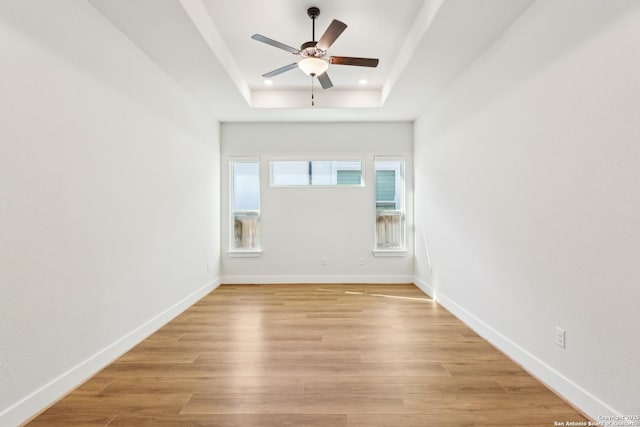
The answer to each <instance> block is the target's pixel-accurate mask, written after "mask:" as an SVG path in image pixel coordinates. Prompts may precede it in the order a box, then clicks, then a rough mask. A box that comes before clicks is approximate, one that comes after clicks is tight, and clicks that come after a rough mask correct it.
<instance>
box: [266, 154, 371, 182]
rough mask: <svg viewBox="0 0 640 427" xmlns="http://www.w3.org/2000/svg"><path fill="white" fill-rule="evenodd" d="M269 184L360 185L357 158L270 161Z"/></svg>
mask: <svg viewBox="0 0 640 427" xmlns="http://www.w3.org/2000/svg"><path fill="white" fill-rule="evenodd" d="M271 185H273V186H307V185H318V186H321V185H329V186H330V185H356V186H357V185H362V162H361V161H359V160H347V161H337V160H312V161H307V160H303V161H273V162H271Z"/></svg>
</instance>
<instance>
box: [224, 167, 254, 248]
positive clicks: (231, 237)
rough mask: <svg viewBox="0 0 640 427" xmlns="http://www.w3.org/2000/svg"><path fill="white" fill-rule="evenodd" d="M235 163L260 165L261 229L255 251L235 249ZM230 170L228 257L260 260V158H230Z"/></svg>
mask: <svg viewBox="0 0 640 427" xmlns="http://www.w3.org/2000/svg"><path fill="white" fill-rule="evenodd" d="M233 163H258V188H259V189H260V192H259V193H258V194H259V196H258V217H259V218H260V228H259V230H258V247H257V248H255V249H237V248H234V247H233V243H232V242H233V236H234V235H235V230H234V225H233V218H234V215H233V214H234V210H233V196H234V186H233V185H234V176H233V168H232V167H231V165H232V164H233ZM228 168H229V220H228V221H227V223H228V227H229V228H228V230H229V231H228V233H229V234H228V239H227V240H228V250H227V256H228V257H230V258H259V257H261V256H262V252H263V251H262V227H261V226H262V179H261V174H262V172H261V170H262V164H261V162H260V157H244V156H242V157H229V161H228Z"/></svg>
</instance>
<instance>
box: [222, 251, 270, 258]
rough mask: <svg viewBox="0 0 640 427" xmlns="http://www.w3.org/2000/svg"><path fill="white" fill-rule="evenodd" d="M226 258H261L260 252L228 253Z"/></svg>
mask: <svg viewBox="0 0 640 427" xmlns="http://www.w3.org/2000/svg"><path fill="white" fill-rule="evenodd" d="M227 256H228V257H229V258H260V257H261V256H262V251H261V250H255V251H228V252H227Z"/></svg>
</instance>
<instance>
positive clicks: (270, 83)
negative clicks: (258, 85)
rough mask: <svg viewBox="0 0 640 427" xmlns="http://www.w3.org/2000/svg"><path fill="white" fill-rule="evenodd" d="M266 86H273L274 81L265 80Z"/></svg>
mask: <svg viewBox="0 0 640 427" xmlns="http://www.w3.org/2000/svg"><path fill="white" fill-rule="evenodd" d="M264 84H266V85H267V86H271V85H272V84H273V80H268V79H267V80H265V81H264Z"/></svg>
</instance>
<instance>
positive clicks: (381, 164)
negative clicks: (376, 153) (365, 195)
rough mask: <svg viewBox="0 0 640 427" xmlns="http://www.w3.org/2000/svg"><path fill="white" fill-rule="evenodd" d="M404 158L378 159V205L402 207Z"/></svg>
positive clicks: (390, 207) (386, 207)
mask: <svg viewBox="0 0 640 427" xmlns="http://www.w3.org/2000/svg"><path fill="white" fill-rule="evenodd" d="M403 166H404V162H403V161H402V160H392V161H376V162H375V168H376V207H378V208H380V209H396V210H400V209H402V185H403V177H402V174H403Z"/></svg>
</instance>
